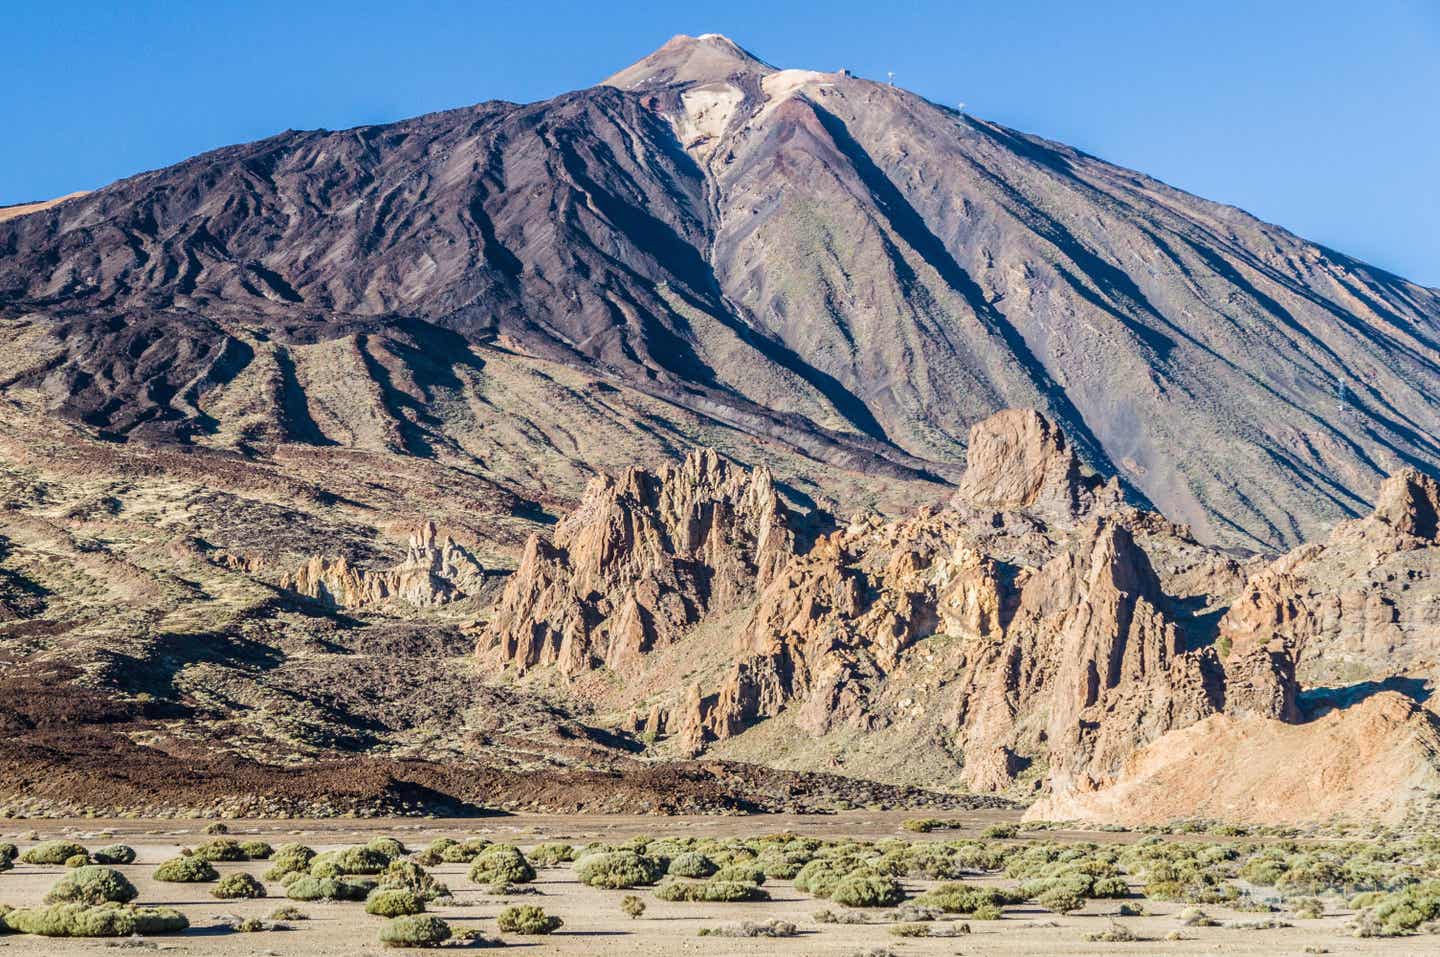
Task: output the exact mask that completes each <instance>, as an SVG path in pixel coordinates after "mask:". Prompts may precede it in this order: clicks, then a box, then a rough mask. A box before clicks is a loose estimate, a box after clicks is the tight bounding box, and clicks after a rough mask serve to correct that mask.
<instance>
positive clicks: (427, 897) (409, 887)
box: [379, 860, 450, 901]
mask: <svg viewBox="0 0 1440 957" xmlns="http://www.w3.org/2000/svg"><path fill="white" fill-rule="evenodd" d="M379 886H380V888H381V889H382V890H400V891H410V892H411V893H412V894H414V895H415V896H416V897H418V898H420V899H421V900H422V901H433V900H438V899H439V898H441V897H449V896H450V888H448V887H446V886H445V885H444V884H442V883H441V882H440V881H437V880H436V879H435V878H433V877H431V876H430V874H429V873H428V872H427V871H426V870H425V868H423V867H421V866H420V865H419V864H416V863H415V862H414V861H404V860H400V861H391V862H390V866H389V867H387V868H385V870H384V871H382V872H381V874H380V885H379Z"/></svg>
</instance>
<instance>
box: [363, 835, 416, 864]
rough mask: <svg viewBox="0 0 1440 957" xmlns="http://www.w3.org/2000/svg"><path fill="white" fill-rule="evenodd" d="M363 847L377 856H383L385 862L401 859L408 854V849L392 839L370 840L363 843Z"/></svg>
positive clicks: (379, 838)
mask: <svg viewBox="0 0 1440 957" xmlns="http://www.w3.org/2000/svg"><path fill="white" fill-rule="evenodd" d="M365 846H366V847H367V848H368V849H370V850H372V851H375V852H376V853H377V854H383V855H384V856H385V858H386V859H387V860H391V861H393V860H397V859H399V858H402V857H404V856H405V855H406V854H409V853H410V849H409V848H407V847H406V846H405V845H404V844H401V843H400V842H399V841H397V840H396V839H395V838H393V837H376V838H371V839H370V840H369V841H367V842H365Z"/></svg>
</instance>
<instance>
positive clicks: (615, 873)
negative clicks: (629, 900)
mask: <svg viewBox="0 0 1440 957" xmlns="http://www.w3.org/2000/svg"><path fill="white" fill-rule="evenodd" d="M664 874H665V866H664V864H662V863H661V862H660V861H659V860H657V859H655V858H653V857H646V856H644V855H642V854H637V853H635V852H634V851H611V852H609V853H600V854H587V855H585V856H584V857H581V858H580V859H579V860H578V861H576V862H575V875H576V876H577V877H578V878H579V879H580V881H581V883H584V884H589V885H590V886H591V887H605V888H609V889H611V890H621V889H624V888H627V887H639V886H642V885H645V884H653V883H655V882H656V881H658V880H659V879H660V878H661V877H662V876H664Z"/></svg>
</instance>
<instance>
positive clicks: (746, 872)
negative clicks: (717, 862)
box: [714, 864, 765, 884]
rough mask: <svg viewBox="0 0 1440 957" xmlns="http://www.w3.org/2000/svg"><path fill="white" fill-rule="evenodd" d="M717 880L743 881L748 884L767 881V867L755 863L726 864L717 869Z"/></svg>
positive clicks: (715, 875)
mask: <svg viewBox="0 0 1440 957" xmlns="http://www.w3.org/2000/svg"><path fill="white" fill-rule="evenodd" d="M714 877H715V879H716V880H717V881H743V882H745V883H747V884H763V883H765V869H764V868H762V867H758V866H756V865H755V864H726V865H725V866H724V867H722V868H720V870H718V871H716V872H715V874H714Z"/></svg>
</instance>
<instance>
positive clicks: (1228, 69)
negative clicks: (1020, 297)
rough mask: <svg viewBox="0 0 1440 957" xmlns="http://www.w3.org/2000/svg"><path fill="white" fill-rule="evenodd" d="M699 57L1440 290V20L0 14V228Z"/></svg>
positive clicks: (1132, 5) (578, 7) (832, 3)
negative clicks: (1000, 127) (959, 105)
mask: <svg viewBox="0 0 1440 957" xmlns="http://www.w3.org/2000/svg"><path fill="white" fill-rule="evenodd" d="M700 8H704V9H706V10H708V12H705V13H700V12H696V11H697V10H698V9H700ZM705 32H717V33H725V34H727V35H728V36H730V37H731V38H733V39H734V40H736V41H737V42H739V43H740V44H741V45H743V46H745V47H748V48H749V49H750V50H752V51H753V52H755V53H757V54H758V55H760V56H761V57H763V58H765V59H766V60H769V61H770V62H772V63H775V64H777V65H779V66H796V67H811V68H819V69H835V68H838V67H841V66H846V67H849V68H851V69H852V70H854V71H856V72H857V73H860V74H861V75H864V76H872V77H883V76H884V74H885V71H887V70H894V71H895V74H896V82H897V83H899V84H901V85H903V86H906V87H909V88H910V89H913V90H915V91H917V92H919V93H921V94H923V95H925V96H927V97H930V98H931V99H933V100H937V101H939V102H942V103H946V104H954V103H956V102H958V101H961V100H963V101H965V102H966V103H967V104H968V105H969V106H968V108H969V110H970V111H971V112H972V113H974V114H976V115H979V116H983V117H985V118H987V119H993V120H997V121H999V122H1001V123H1006V124H1009V125H1011V126H1014V127H1018V128H1019V129H1022V130H1026V131H1029V132H1033V133H1038V134H1041V135H1043V136H1048V137H1051V138H1053V139H1057V140H1061V141H1063V142H1067V143H1070V144H1072V145H1074V146H1077V147H1080V148H1082V149H1084V150H1087V151H1089V152H1091V153H1094V154H1096V155H1098V156H1101V157H1104V158H1105V159H1109V160H1112V161H1114V162H1117V163H1121V164H1123V165H1125V166H1130V167H1133V168H1135V169H1138V170H1141V171H1143V172H1146V173H1149V174H1151V175H1154V176H1158V177H1159V178H1161V179H1163V180H1165V181H1167V182H1169V183H1171V184H1173V185H1175V186H1179V187H1181V188H1183V189H1187V190H1190V191H1192V192H1195V193H1198V194H1200V195H1202V196H1206V197H1208V198H1211V199H1215V200H1220V201H1223V202H1228V203H1233V204H1235V205H1237V206H1241V207H1243V208H1245V209H1247V210H1249V211H1251V212H1253V213H1255V214H1257V215H1259V216H1261V217H1263V218H1265V219H1268V220H1271V221H1273V222H1277V223H1279V224H1281V225H1283V226H1286V227H1288V228H1290V229H1292V230H1294V231H1295V232H1297V233H1299V234H1301V235H1303V236H1305V237H1307V238H1309V239H1313V240H1315V241H1317V242H1321V243H1324V244H1326V245H1329V246H1333V247H1335V248H1338V249H1340V250H1343V251H1345V252H1347V253H1350V254H1351V255H1354V256H1357V257H1359V258H1361V259H1364V260H1367V261H1369V262H1372V263H1374V264H1376V265H1379V266H1382V267H1384V268H1387V269H1390V270H1392V271H1395V272H1398V273H1400V274H1401V275H1404V276H1407V277H1409V278H1412V279H1415V280H1417V281H1420V282H1424V283H1426V284H1428V285H1432V286H1440V0H1368V2H1365V3H1349V2H1340V0H1309V2H1303V0H1249V2H1241V0H1211V2H1191V0H1162V2H1154V3H1149V2H1140V0H1132V2H1124V3H1122V2H1115V0H1092V2H1088V3H1077V2H1074V0H1064V2H1060V0H1028V2H1027V0H1008V2H995V0H990V2H985V3H976V2H969V0H951V2H931V3H903V2H891V3H877V2H874V0H870V2H856V0H828V2H807V3H794V4H791V3H784V2H780V0H766V2H750V0H723V2H716V3H708V4H678V3H673V2H671V3H626V2H618V0H617V2H605V0H596V2H593V3H570V2H565V3H546V2H521V3H460V2H432V3H425V2H414V3H397V2H394V0H390V2H371V0H346V2H333V0H324V2H309V3H307V2H304V0H290V2H284V3H279V2H271V0H257V2H248V3H231V2H223V0H215V2H208V3H207V2H197V3H178V2H171V3H158V2H152V0H123V2H116V0H105V2H80V0H50V2H38V3H37V2H32V0H0V38H3V49H4V55H3V56H0V90H3V91H4V93H3V95H0V130H4V134H5V135H4V138H3V140H0V203H15V202H22V201H25V200H31V199H39V198H44V197H49V196H54V195H58V194H61V193H66V192H70V191H71V190H76V189H90V188H94V187H97V186H101V185H104V184H105V183H107V182H110V181H112V180H115V179H118V178H120V177H123V176H127V175H130V174H132V173H136V172H139V171H141V170H146V169H153V168H155V167H159V166H164V165H168V164H170V163H173V162H176V161H178V160H181V159H183V158H185V157H187V156H190V155H192V154H194V153H198V152H201V151H202V150H206V149H209V148H212V147H216V146H221V145H224V144H227V143H233V142H239V141H244V140H251V139H256V138H258V137H261V136H266V135H268V134H271V133H274V132H276V131H278V130H282V129H285V128H286V127H295V128H309V127H328V128H332V129H336V128H343V127H346V126H353V125H356V124H361V123H374V122H382V121H386V120H394V119H401V118H404V117H407V116H413V115H415V114H418V113H423V112H428V111H431V110H438V109H443V108H447V107H453V106H460V105H463V104H468V103H473V102H477V101H480V100H485V99H492V98H498V99H508V100H516V101H529V100H536V99H542V98H545V97H548V96H552V95H554V94H556V93H560V92H563V91H565V90H570V89H575V88H578V87H582V86H588V85H590V84H592V83H594V82H596V81H597V80H599V79H601V78H603V77H604V76H606V75H607V74H609V73H610V72H612V71H614V70H615V69H617V68H619V67H620V66H623V65H625V64H627V63H630V62H632V61H634V60H636V59H639V58H640V57H641V56H643V55H644V54H646V53H648V52H649V51H650V50H652V49H654V48H655V47H657V46H659V45H660V44H661V43H663V42H664V41H665V40H666V39H667V38H669V37H670V36H672V35H673V34H676V33H705Z"/></svg>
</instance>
